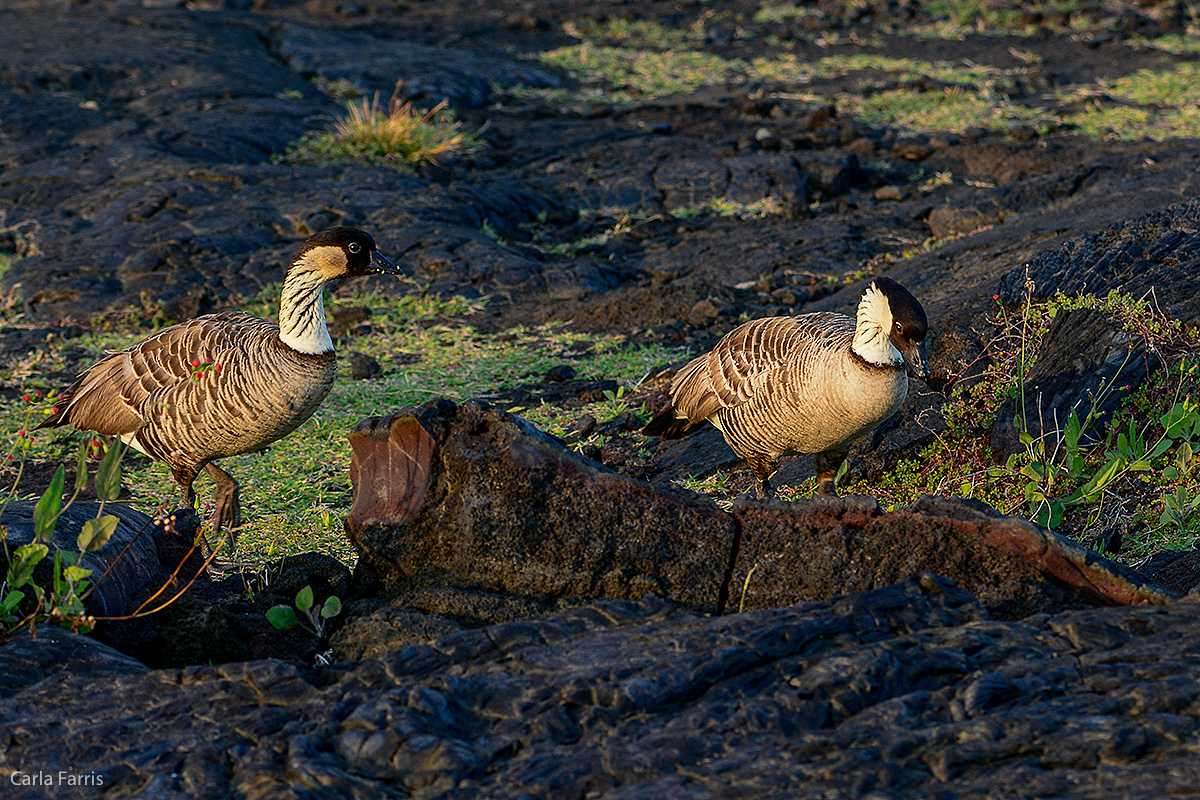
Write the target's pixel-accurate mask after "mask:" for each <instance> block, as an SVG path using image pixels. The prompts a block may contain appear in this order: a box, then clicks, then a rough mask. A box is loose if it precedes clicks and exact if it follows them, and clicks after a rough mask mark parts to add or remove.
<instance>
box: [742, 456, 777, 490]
mask: <svg viewBox="0 0 1200 800" xmlns="http://www.w3.org/2000/svg"><path fill="white" fill-rule="evenodd" d="M746 462H747V463H748V464H749V465H750V469H751V471H753V472H754V477H756V478H758V499H759V500H764V499H766V498H768V497H774V496H775V489H774V487H772V486H771V473H773V472H774V471H775V462H774V461H772V460H771V459H770V458H768V457H766V456H750V457H749V458H747V459H746Z"/></svg>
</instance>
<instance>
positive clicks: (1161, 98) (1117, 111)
mask: <svg viewBox="0 0 1200 800" xmlns="http://www.w3.org/2000/svg"><path fill="white" fill-rule="evenodd" d="M1105 95H1107V97H1110V98H1112V99H1113V100H1116V101H1118V102H1120V103H1124V104H1126V105H1112V104H1111V103H1110V102H1109V101H1108V100H1107V99H1105V98H1104V96H1105ZM1080 98H1083V99H1088V100H1089V104H1088V107H1087V109H1086V110H1085V111H1083V112H1081V113H1079V114H1074V115H1071V116H1068V117H1067V121H1068V122H1070V123H1072V124H1074V125H1077V126H1078V127H1079V129H1080V131H1082V132H1083V133H1085V134H1087V135H1089V136H1093V137H1096V138H1117V139H1143V138H1145V139H1155V140H1164V139H1172V138H1179V137H1189V138H1191V137H1197V136H1200V64H1196V63H1194V62H1185V63H1182V64H1179V65H1178V66H1176V67H1175V69H1173V70H1169V71H1166V72H1153V71H1151V70H1140V71H1138V72H1137V73H1135V74H1133V75H1126V76H1124V77H1121V78H1117V79H1116V80H1113V81H1106V82H1102V83H1101V84H1100V88H1099V93H1098V92H1096V91H1093V90H1091V89H1088V90H1085V91H1083V92H1075V93H1070V94H1064V96H1063V99H1066V100H1070V99H1080Z"/></svg>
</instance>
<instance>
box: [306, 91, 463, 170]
mask: <svg viewBox="0 0 1200 800" xmlns="http://www.w3.org/2000/svg"><path fill="white" fill-rule="evenodd" d="M477 146H478V140H477V139H476V138H475V136H474V135H473V134H471V133H470V132H468V131H466V130H464V129H463V127H462V123H460V122H458V121H457V120H455V118H454V115H453V112H451V111H450V110H449V109H447V107H446V103H445V101H443V102H441V103H439V104H438V105H436V106H434V107H433V108H431V109H429V110H427V111H423V110H421V109H418V108H415V107H414V106H413V105H412V103H401V102H398V101H397V100H396V99H395V98H393V99H392V100H391V101H390V102H389V103H388V104H387V106H386V107H384V106H381V105H380V104H379V98H378V97H376V98H375V99H374V100H371V101H368V100H367V99H366V98H363V99H362V100H361V101H360V102H351V103H348V104H347V106H346V116H345V117H343V118H342V119H340V120H338V121H337V122H335V123H334V124H333V127H332V128H331V129H330V130H329V131H326V132H323V133H311V134H307V135H305V136H304V137H302V138H301V139H300V140H299V141H297V142H294V143H293V144H291V145H289V146H288V149H287V151H286V152H285V153H284V155H283V159H284V160H285V161H293V162H314V163H319V164H326V163H338V162H347V161H348V162H356V163H360V164H381V165H384V166H388V167H392V168H393V169H398V170H401V171H407V170H410V169H411V168H412V167H413V165H415V164H422V163H434V162H436V161H437V160H438V159H439V158H443V157H445V156H447V155H450V154H452V153H461V152H464V151H467V150H471V149H473V148H475V147H477Z"/></svg>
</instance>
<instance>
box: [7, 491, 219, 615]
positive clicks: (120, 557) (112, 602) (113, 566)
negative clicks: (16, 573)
mask: <svg viewBox="0 0 1200 800" xmlns="http://www.w3.org/2000/svg"><path fill="white" fill-rule="evenodd" d="M34 506H35V503H34V501H32V500H14V501H12V502H10V503H7V504H6V505H5V506H4V507H3V510H2V513H0V526H3V527H4V528H5V529H7V532H8V533H7V537H6V538H5V548H0V570H3V571H7V569H8V554H9V553H11V552H13V551H14V550H16V549H17V548H18V547H20V546H22V545H24V544H28V543H30V542H32V541H33V537H34ZM100 513H101V509H100V504H99V503H96V502H93V501H88V500H85V501H77V502H74V503H72V504H70V505H69V506H67V507H66V509H64V510H63V512H62V515H61V516H60V517H59V518H58V523H57V524H56V526H55V529H54V535H53V536H52V537H51V539H50V541H49V542H48V543H47V544H48V546H49V554H48V556H47V557H46V558H45V559H43V560H42V562H41V564H40V565H39V567H38V569H37V571H36V572H35V573H34V579H35V580H36V581H37V582H38V583H39V585H41V586H49V585H51V580H50V571H51V567H52V564H53V561H54V554H55V552H56V550H57V549H59V548H61V549H63V550H66V551H68V552H78V551H79V546H78V545H77V544H76V539H77V538H78V537H79V532H80V531H81V530H82V528H83V525H84V523H85V522H86V521H87V520H89V519H93V518H95V517H96V516H98V515H99V514H100ZM103 513H104V514H112V515H113V516H115V517H116V518H117V520H118V522H117V527H116V529H115V530H114V531H113V533H112V536H111V537H110V538H109V540H108V543H107V544H106V545H104V547H101V548H100V549H99V550H96V551H95V552H92V553H85V554H84V555H83V556H82V558H81V559H80V562H79V566H81V567H83V568H84V569H89V570H91V571H92V576H91V581H92V582H93V583H95V589H94V590H93V591H92V593H91V594H90V596H89V597H88V599H87V600H86V601H85V606H86V608H87V610H88V613H90V614H92V615H94V616H114V617H115V616H121V615H124V614H129V613H132V612H133V611H134V609H136V608H137V607H138V606H139V605H140V604H141V602H142V601H143V600H145V599H146V598H147V597H148V596H149V595H150V594H151V593H152V592H155V591H156V590H158V588H159V587H161V586H163V585H164V584H171V583H173V580H172V578H171V573H172V572H173V571H174V570H175V568H176V567H178V566H180V562H181V561H182V560H183V558H184V556H186V555H188V550H189V548H190V546H191V544H192V541H193V539H194V538H195V535H196V532H197V531H198V530H199V529H200V525H199V520H198V519H197V518H196V515H195V514H194V513H189V512H187V511H185V510H183V509H180V510H179V511H177V512H173V513H172V514H170V515H169V516H167V517H164V518H163V519H160V520H152V519H151V518H150V517H148V516H146V515H145V514H142V513H140V512H138V511H134V510H133V509H131V508H127V507H125V506H122V505H118V504H116V503H106V504H104V508H103ZM200 568H201V559H200V558H199V551H198V550H197V551H196V552H195V553H193V554H192V556H191V558H190V560H189V562H188V563H187V564H185V565H184V566H183V568H182V570H181V574H183V575H185V576H186V577H190V576H191V575H194V574H196V572H197V570H199V569H200ZM105 573H107V574H105ZM102 576H103V580H101V577H102ZM26 594H27V595H29V596H30V599H32V594H31V593H30V592H28V590H26Z"/></svg>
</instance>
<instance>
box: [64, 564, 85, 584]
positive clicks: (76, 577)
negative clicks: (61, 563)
mask: <svg viewBox="0 0 1200 800" xmlns="http://www.w3.org/2000/svg"><path fill="white" fill-rule="evenodd" d="M91 574H92V571H91V570H90V569H84V568H83V567H67V568H66V569H64V570H63V577H64V578H66V579H67V580H68V581H70V582H71V583H79V582H80V581H81V580H83V579H84V578H86V577H87V576H89V575H91Z"/></svg>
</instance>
